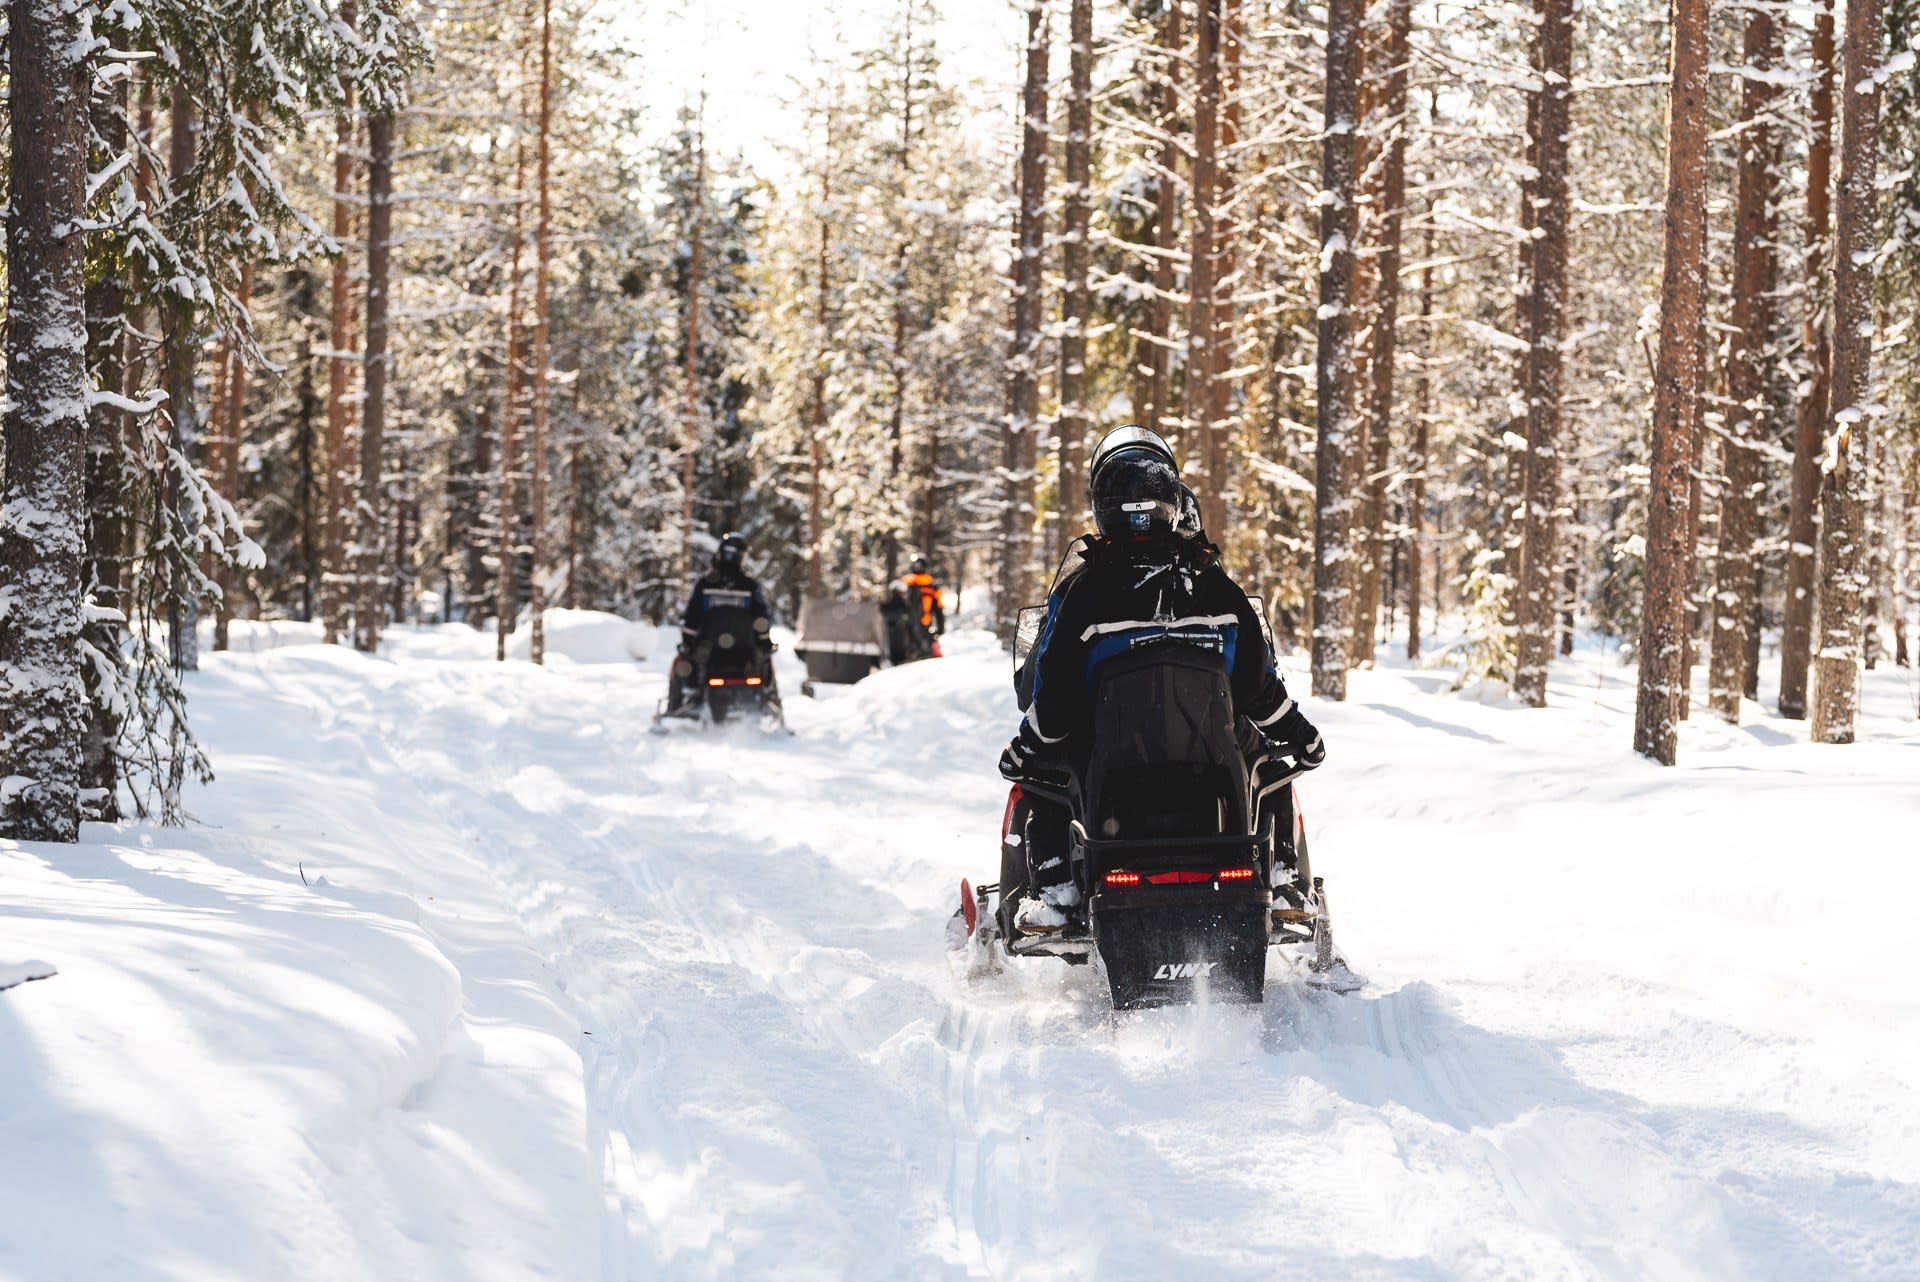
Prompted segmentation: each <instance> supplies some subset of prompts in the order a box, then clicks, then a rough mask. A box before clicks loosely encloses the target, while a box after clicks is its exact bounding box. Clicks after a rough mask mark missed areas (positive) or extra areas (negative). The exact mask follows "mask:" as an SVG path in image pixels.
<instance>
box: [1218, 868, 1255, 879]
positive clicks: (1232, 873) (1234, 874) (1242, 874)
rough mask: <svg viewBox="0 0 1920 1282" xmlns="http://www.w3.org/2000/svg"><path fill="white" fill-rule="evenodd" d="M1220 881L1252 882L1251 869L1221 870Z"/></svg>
mask: <svg viewBox="0 0 1920 1282" xmlns="http://www.w3.org/2000/svg"><path fill="white" fill-rule="evenodd" d="M1220 880H1221V881H1252V880H1253V869H1251V868H1222V869H1221V870H1220Z"/></svg>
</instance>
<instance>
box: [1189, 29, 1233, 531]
mask: <svg viewBox="0 0 1920 1282" xmlns="http://www.w3.org/2000/svg"><path fill="white" fill-rule="evenodd" d="M1221 3H1222V0H1198V14H1197V17H1196V20H1195V43H1194V55H1193V56H1194V94H1193V218H1192V226H1191V228H1190V229H1189V230H1190V232H1191V241H1192V244H1191V260H1192V261H1191V266H1190V268H1189V271H1188V277H1187V281H1188V288H1189V293H1190V297H1189V299H1188V302H1187V380H1186V408H1185V410H1184V412H1183V414H1182V418H1183V419H1184V420H1185V424H1184V431H1183V433H1182V438H1181V445H1182V447H1183V450H1184V452H1185V454H1186V466H1187V471H1188V473H1189V475H1190V476H1191V482H1190V483H1191V484H1192V486H1193V490H1194V493H1195V494H1197V495H1198V496H1199V498H1200V512H1201V520H1202V522H1203V523H1204V524H1205V525H1206V527H1207V528H1208V529H1209V530H1213V531H1216V532H1217V531H1219V530H1220V529H1221V527H1222V524H1223V521H1224V516H1225V513H1224V497H1223V495H1222V493H1221V489H1220V480H1221V473H1222V472H1223V471H1224V470H1225V464H1224V460H1223V459H1222V457H1221V455H1222V449H1221V444H1222V442H1221V440H1220V432H1219V425H1218V424H1216V423H1215V422H1214V421H1213V382H1214V371H1215V370H1216V368H1218V367H1217V364H1216V362H1215V360H1214V346H1215V341H1216V338H1217V335H1216V334H1215V332H1214V328H1215V327H1214V320H1215V313H1216V309H1217V306H1218V301H1219V300H1218V299H1217V298H1216V296H1215V292H1216V280H1217V273H1218V271H1219V266H1220V264H1219V261H1218V258H1217V253H1218V245H1217V241H1218V240H1219V236H1218V229H1217V228H1216V227H1215V225H1214V219H1215V209H1214V197H1215V194H1216V192H1215V187H1216V183H1217V179H1218V172H1219V140H1220V6H1221Z"/></svg>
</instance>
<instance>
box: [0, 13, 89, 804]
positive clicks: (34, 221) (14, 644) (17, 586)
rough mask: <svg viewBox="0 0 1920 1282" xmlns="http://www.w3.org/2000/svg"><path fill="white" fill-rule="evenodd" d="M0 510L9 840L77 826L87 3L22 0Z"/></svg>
mask: <svg viewBox="0 0 1920 1282" xmlns="http://www.w3.org/2000/svg"><path fill="white" fill-rule="evenodd" d="M9 11H10V21H9V22H8V27H7V56H8V66H9V68H10V72H11V83H10V86H9V92H8V106H9V111H10V118H9V123H10V124H11V126H12V137H11V139H10V150H11V155H10V162H11V163H10V174H9V178H10V181H9V184H8V186H9V188H10V189H11V190H10V198H11V207H10V208H9V210H8V218H7V228H6V249H7V263H8V266H9V270H8V272H7V326H6V354H7V375H6V380H7V381H6V393H7V396H6V399H7V409H6V426H5V438H6V479H5V482H4V490H3V491H0V504H4V507H5V510H6V512H7V513H8V518H9V519H7V520H5V521H0V581H4V582H5V584H6V591H7V608H6V610H5V611H4V612H3V613H0V780H4V781H5V785H4V789H0V836H4V837H9V838H13V839H15V840H21V841H74V840H77V839H78V837H79V835H80V768H81V740H82V736H83V735H84V734H85V732H86V723H87V694H86V689H85V687H84V685H83V684H82V682H81V675H80V634H81V625H82V619H81V598H82V594H83V592H84V591H85V584H84V583H83V582H82V580H81V577H80V576H81V570H82V565H81V562H82V557H83V556H84V554H85V551H86V546H85V545H86V529H85V520H86V512H85V507H84V504H85V501H86V439H87V422H86V404H87V392H88V384H87V353H86V323H87V308H86V274H85V263H84V255H85V249H86V235H85V233H84V232H83V231H82V230H81V228H80V226H79V223H78V220H79V218H80V215H81V213H82V211H83V210H84V209H85V205H86V183H87V100H88V90H89V84H90V82H89V71H90V66H89V58H90V53H89V50H88V41H87V34H88V26H89V24H90V22H91V19H92V6H91V5H78V4H60V3H53V2H52V0H31V2H29V0H16V3H14V4H12V5H11V6H10V7H9Z"/></svg>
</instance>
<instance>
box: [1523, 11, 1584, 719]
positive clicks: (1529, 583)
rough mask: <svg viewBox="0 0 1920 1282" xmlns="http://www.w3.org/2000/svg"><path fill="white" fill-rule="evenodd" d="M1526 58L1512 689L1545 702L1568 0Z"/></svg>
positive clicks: (1555, 481) (1562, 289) (1569, 52)
mask: <svg viewBox="0 0 1920 1282" xmlns="http://www.w3.org/2000/svg"><path fill="white" fill-rule="evenodd" d="M1536 39H1537V43H1538V49H1537V52H1536V54H1535V56H1534V61H1535V64H1536V65H1537V67H1538V68H1539V71H1540V77H1541V86H1540V91H1539V94H1538V107H1537V110H1536V112H1535V113H1534V117H1533V118H1534V121H1535V124H1536V128H1537V130H1538V132H1537V133H1536V135H1535V137H1534V140H1533V155H1534V170H1535V174H1536V177H1535V179H1534V182H1535V191H1534V201H1533V204H1534V205H1535V207H1536V208H1535V217H1536V219H1537V226H1538V228H1539V237H1538V239H1537V240H1536V241H1535V242H1534V248H1533V261H1532V264H1531V267H1532V270H1531V273H1530V279H1529V282H1528V283H1529V285H1530V287H1531V289H1532V297H1531V298H1530V299H1529V300H1528V308H1527V321H1528V325H1527V330H1528V333H1527V358H1526V371H1527V475H1526V490H1525V493H1524V495H1523V501H1524V504H1525V512H1524V516H1523V519H1522V528H1523V531H1524V533H1523V535H1522V546H1521V554H1520V575H1521V581H1520V591H1519V603H1518V608H1517V610H1516V612H1515V621H1516V623H1517V625H1518V657H1517V659H1516V661H1515V666H1514V693H1515V694H1516V695H1518V696H1519V697H1520V699H1521V700H1522V701H1523V702H1525V703H1527V704H1528V705H1530V706H1532V707H1536V708H1539V707H1544V706H1546V702H1547V664H1548V662H1549V660H1550V658H1551V657H1552V654H1553V634H1554V619H1555V615H1556V613H1557V611H1556V610H1555V608H1554V607H1555V604H1556V598H1557V596H1558V587H1557V585H1556V583H1555V579H1556V578H1558V577H1559V571H1560V560H1559V556H1558V554H1557V553H1556V551H1555V548H1554V543H1555V535H1556V532H1557V527H1558V524H1559V516H1558V507H1559V502H1560V495H1559V480H1560V454H1559V450H1560V444H1559V438H1560V401H1561V394H1562V384H1563V381H1564V375H1563V371H1562V366H1563V362H1564V352H1565V344H1566V313H1567V301H1566V293H1567V238H1568V232H1569V205H1570V201H1569V198H1568V193H1567V141H1568V140H1567V135H1568V132H1569V130H1570V129H1571V128H1572V120H1571V114H1570V111H1569V105H1570V100H1571V98H1572V96H1573V4H1572V0H1541V4H1540V27H1539V32H1538V35H1537V37H1536Z"/></svg>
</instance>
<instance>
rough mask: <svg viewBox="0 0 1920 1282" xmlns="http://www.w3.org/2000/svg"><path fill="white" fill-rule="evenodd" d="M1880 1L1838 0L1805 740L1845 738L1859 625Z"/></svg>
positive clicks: (1849, 738)
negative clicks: (1828, 378)
mask: <svg viewBox="0 0 1920 1282" xmlns="http://www.w3.org/2000/svg"><path fill="white" fill-rule="evenodd" d="M1881 21H1882V14H1881V6H1880V0H1847V25H1846V44H1845V46H1844V48H1843V50H1842V53H1841V76H1840V83H1841V84H1842V85H1844V86H1846V88H1847V92H1846V93H1843V94H1842V95H1841V97H1840V174H1839V184H1838V197H1837V199H1836V201H1835V206H1834V241H1833V331H1832V337H1831V339H1830V340H1829V341H1830V343H1831V344H1832V350H1833V385H1832V390H1831V392H1830V395H1829V400H1828V410H1827V436H1826V443H1825V446H1824V448H1823V450H1822V455H1823V458H1822V462H1821V473H1822V477H1821V482H1820V609H1819V616H1818V618H1819V629H1820V645H1819V648H1818V650H1816V651H1815V654H1814V661H1813V700H1812V718H1811V725H1810V729H1811V731H1812V735H1813V741H1814V742H1815V743H1852V742H1853V739H1854V733H1855V730H1854V720H1855V717H1856V715H1857V714H1858V711H1859V680H1860V674H1859V664H1860V660H1861V657H1862V653H1861V652H1862V648H1863V633H1864V631H1865V625H1866V621H1865V619H1864V618H1863V617H1862V598H1863V596H1864V595H1865V593H1866V590H1867V564H1866V559H1867V555H1868V549H1867V548H1866V547H1865V546H1864V539H1865V533H1866V531H1865V511H1866V506H1867V503H1868V502H1869V500H1870V495H1871V487H1872V477H1871V473H1870V469H1869V466H1868V462H1869V460H1870V459H1871V458H1872V452H1871V447H1872V437H1871V432H1870V428H1871V426H1872V424H1871V418H1870V409H1871V404H1870V402H1871V389H1870V387H1869V384H1868V373H1869V366H1870V362H1871V360H1872V354H1873V333H1874V316H1873V266H1872V264H1873V257H1874V251H1875V248H1876V246H1875V243H1874V170H1875V161H1876V159H1877V152H1878V146H1879V140H1878V136H1877V134H1878V128H1879V120H1880V97H1881V94H1880V90H1879V88H1878V85H1877V83H1876V82H1877V78H1878V73H1879V72H1880V70H1881V31H1882V27H1881Z"/></svg>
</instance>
